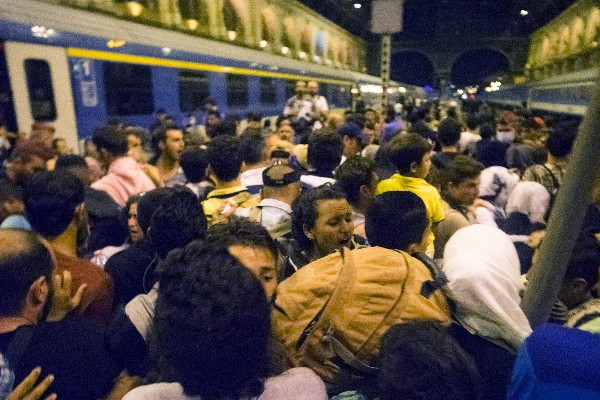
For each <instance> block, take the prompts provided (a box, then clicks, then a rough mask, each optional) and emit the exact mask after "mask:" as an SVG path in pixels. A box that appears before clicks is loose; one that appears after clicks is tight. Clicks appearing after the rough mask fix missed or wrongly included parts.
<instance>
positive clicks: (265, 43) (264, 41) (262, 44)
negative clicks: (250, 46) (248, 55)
mask: <svg viewBox="0 0 600 400" xmlns="http://www.w3.org/2000/svg"><path fill="white" fill-rule="evenodd" d="M268 44H269V42H267V41H266V40H264V39H263V40H261V41H260V43H259V45H260V47H261V48H263V49H264V48H265V47H267V45H268Z"/></svg>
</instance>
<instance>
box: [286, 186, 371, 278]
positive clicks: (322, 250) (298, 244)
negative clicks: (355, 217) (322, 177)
mask: <svg viewBox="0 0 600 400" xmlns="http://www.w3.org/2000/svg"><path fill="white" fill-rule="evenodd" d="M353 232H354V224H353V222H352V207H350V204H349V203H348V201H347V200H346V195H345V193H344V192H343V191H342V190H341V189H339V188H337V187H336V186H331V185H323V186H320V187H317V188H314V189H307V190H305V191H304V192H302V193H301V194H300V196H299V197H298V198H297V199H296V200H295V201H294V203H293V204H292V236H293V240H292V241H291V243H289V245H288V246H287V247H288V248H287V253H288V256H287V259H286V263H285V265H284V278H287V277H289V276H291V275H292V274H293V273H294V272H296V271H297V270H298V269H300V268H302V267H303V266H305V265H306V264H308V263H310V262H312V261H315V260H318V259H319V258H322V257H325V256H327V255H329V254H331V253H332V252H334V251H335V250H338V249H339V248H341V247H349V248H351V249H353V248H356V247H358V244H357V242H356V238H355V237H354V235H353ZM359 241H360V239H359ZM359 244H360V243H359Z"/></svg>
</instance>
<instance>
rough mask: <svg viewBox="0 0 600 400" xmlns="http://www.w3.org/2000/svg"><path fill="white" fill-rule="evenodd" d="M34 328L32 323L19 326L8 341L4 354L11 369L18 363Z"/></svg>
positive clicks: (29, 341)
mask: <svg viewBox="0 0 600 400" xmlns="http://www.w3.org/2000/svg"><path fill="white" fill-rule="evenodd" d="M34 328H35V327H34V326H33V325H25V326H20V327H19V328H18V329H17V331H16V332H15V335H14V336H13V338H12V340H11V341H10V343H9V345H8V348H7V349H6V354H4V356H5V357H6V359H7V360H8V365H9V366H11V368H12V369H13V370H14V369H16V368H17V365H19V363H20V362H21V359H22V358H23V355H24V354H25V350H27V347H28V346H29V343H31V337H32V336H33V330H34Z"/></svg>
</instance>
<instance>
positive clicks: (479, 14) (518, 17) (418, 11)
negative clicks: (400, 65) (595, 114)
mask: <svg viewBox="0 0 600 400" xmlns="http://www.w3.org/2000/svg"><path fill="white" fill-rule="evenodd" d="M300 2H301V3H303V4H305V5H306V6H308V7H310V8H312V9H313V10H315V11H316V12H318V13H319V14H321V15H323V16H324V17H325V18H327V19H329V20H331V21H333V22H334V23H336V24H338V25H340V26H342V27H343V28H345V29H346V30H348V31H350V32H351V33H353V34H355V35H358V36H360V37H362V38H363V39H365V40H367V41H370V40H372V39H374V38H375V36H374V35H373V34H371V33H370V21H371V3H372V0H300ZM575 2H576V0H404V30H403V32H402V33H401V34H399V37H400V38H402V37H406V38H409V39H427V38H429V37H431V38H435V37H439V36H440V35H448V34H449V32H448V29H447V27H446V26H445V25H446V24H445V23H444V22H445V21H448V19H450V20H452V19H456V20H460V21H461V22H460V24H463V25H464V27H465V30H464V31H463V30H462V29H461V25H460V24H457V23H456V22H455V23H452V24H450V25H451V26H452V28H451V29H452V32H450V34H456V35H464V34H477V35H479V34H481V33H488V34H489V36H506V35H516V36H526V35H529V34H531V33H532V32H533V31H535V30H536V29H537V28H539V27H541V26H543V25H545V24H546V23H548V22H549V21H550V20H551V19H553V18H554V17H556V16H557V15H558V14H560V13H561V12H562V11H564V10H565V9H566V8H567V7H568V6H570V5H571V4H573V3H575ZM355 4H360V8H357V6H355ZM521 10H525V11H527V15H522V14H523V13H522V12H521ZM465 16H466V17H465ZM453 17H454V18H453ZM442 21H443V22H442ZM473 27H475V29H474V28H473Z"/></svg>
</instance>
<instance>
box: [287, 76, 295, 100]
mask: <svg viewBox="0 0 600 400" xmlns="http://www.w3.org/2000/svg"><path fill="white" fill-rule="evenodd" d="M295 94H296V81H289V80H288V81H285V97H286V98H287V99H289V98H290V97H292V96H294V95H295Z"/></svg>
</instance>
